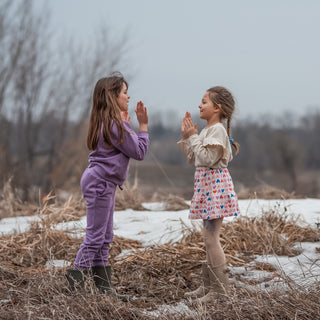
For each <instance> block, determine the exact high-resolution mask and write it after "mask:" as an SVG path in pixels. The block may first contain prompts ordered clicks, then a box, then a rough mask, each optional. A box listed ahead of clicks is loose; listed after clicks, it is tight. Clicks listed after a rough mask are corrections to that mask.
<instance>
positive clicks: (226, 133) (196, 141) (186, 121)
mask: <svg viewBox="0 0 320 320" xmlns="http://www.w3.org/2000/svg"><path fill="white" fill-rule="evenodd" d="M234 107H235V102H234V99H233V96H232V94H231V93H230V92H229V91H228V90H227V89H226V88H224V87H220V86H217V87H213V88H210V89H209V90H207V92H206V93H205V94H204V96H203V98H202V101H201V104H200V105H199V109H200V118H201V119H204V120H206V121H207V125H206V127H205V128H204V129H203V130H202V131H201V132H200V134H199V135H198V129H197V124H194V123H193V121H192V118H191V115H190V113H189V112H186V115H185V117H184V118H183V120H182V124H181V133H182V140H180V141H179V142H178V144H179V147H180V149H181V151H182V153H183V155H184V156H185V157H186V159H187V161H188V162H189V163H193V164H195V167H196V172H195V181H194V195H193V197H192V200H191V207H190V213H189V218H190V219H202V220H203V238H204V243H205V246H206V258H207V261H206V262H204V263H202V276H203V283H202V284H201V286H200V287H199V288H198V289H197V290H195V291H193V292H188V293H186V294H185V296H186V297H189V298H199V299H200V301H201V302H202V303H208V302H210V301H211V300H212V299H215V298H217V297H221V296H223V295H226V294H227V292H228V287H229V282H228V276H227V273H226V272H227V270H226V259H225V254H224V252H223V249H222V247H221V244H220V238H219V234H220V229H221V226H222V221H223V218H224V217H231V216H237V215H239V205H238V199H237V195H236V193H235V191H234V186H233V182H232V178H231V176H230V174H229V171H228V169H227V166H228V163H229V162H230V161H231V160H232V149H231V146H233V147H234V149H235V152H236V153H238V151H239V145H238V143H236V142H235V141H233V139H232V137H231V134H230V125H231V118H232V114H233V111H234ZM225 122H226V128H225V126H224V123H225Z"/></svg>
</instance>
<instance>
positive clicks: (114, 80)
mask: <svg viewBox="0 0 320 320" xmlns="http://www.w3.org/2000/svg"><path fill="white" fill-rule="evenodd" d="M127 90H128V84H127V82H126V80H125V79H124V78H123V76H122V75H121V74H120V73H113V74H112V75H111V76H110V77H107V78H102V79H100V80H99V81H98V82H97V84H96V86H95V89H94V92H93V104H92V110H91V115H90V122H89V129H88V136H87V146H88V148H89V150H92V152H91V153H90V155H89V166H88V168H86V169H85V171H84V173H83V175H82V177H81V190H82V193H83V196H84V198H85V200H86V203H87V228H86V236H85V239H84V241H83V243H82V244H81V246H80V249H79V251H78V254H77V257H76V260H75V263H74V269H68V270H67V275H66V277H67V279H68V282H69V286H70V289H71V290H74V289H75V286H76V285H79V286H83V282H84V277H85V276H92V277H93V279H94V282H95V284H96V286H97V288H98V289H99V290H100V291H101V292H103V293H104V292H106V293H108V294H111V295H114V296H117V297H118V298H120V299H122V300H127V297H126V296H121V295H118V294H117V293H116V292H115V291H114V290H113V289H112V286H111V281H110V279H111V267H110V266H108V265H107V262H108V253H109V245H110V243H111V242H112V240H113V212H114V204H115V192H116V187H117V186H119V187H120V188H121V185H122V184H123V182H124V181H125V179H126V178H127V175H128V170H129V160H130V158H133V159H136V160H143V159H144V157H145V155H146V152H147V149H148V144H149V136H148V114H147V109H146V107H145V106H144V105H143V103H142V102H141V101H139V102H138V104H137V108H136V110H135V112H136V115H137V120H138V122H139V133H138V135H137V134H136V133H135V132H134V131H133V130H132V129H131V127H130V125H129V121H130V117H128V102H129V99H130V96H129V94H128V91H127Z"/></svg>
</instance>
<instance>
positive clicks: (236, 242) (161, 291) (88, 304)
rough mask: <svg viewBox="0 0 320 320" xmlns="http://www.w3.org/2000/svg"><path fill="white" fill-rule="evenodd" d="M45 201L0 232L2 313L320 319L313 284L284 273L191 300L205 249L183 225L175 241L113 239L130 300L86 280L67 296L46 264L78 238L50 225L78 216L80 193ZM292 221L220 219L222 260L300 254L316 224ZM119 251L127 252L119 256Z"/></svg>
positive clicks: (270, 215)
mask: <svg viewBox="0 0 320 320" xmlns="http://www.w3.org/2000/svg"><path fill="white" fill-rule="evenodd" d="M50 201H51V199H50V197H48V198H47V199H45V201H44V203H42V204H41V206H39V208H36V210H37V212H38V214H39V217H40V221H39V222H37V223H33V224H32V225H31V228H30V230H28V231H27V232H24V233H20V234H12V235H5V236H1V237H0V260H1V264H0V280H1V281H0V307H1V312H0V319H203V320H204V319H206V320H207V319H269V318H270V319H319V318H320V297H319V289H320V284H319V282H314V284H313V285H312V286H310V287H305V288H301V286H298V285H296V284H295V283H294V281H293V280H291V279H290V277H287V278H286V277H283V279H282V281H284V282H286V283H287V286H284V287H283V289H281V290H279V288H277V287H275V288H270V290H268V291H265V290H261V289H257V290H251V289H250V287H248V288H233V290H232V293H231V294H230V296H229V298H228V299H227V300H225V301H220V300H216V301H213V302H212V304H210V305H206V306H203V305H199V304H192V305H191V304H189V302H188V301H186V300H184V298H183V294H184V292H185V291H188V290H191V289H193V288H195V287H196V286H197V285H198V283H199V277H200V266H201V261H202V260H204V259H205V250H204V244H203V240H202V234H201V232H199V231H197V230H196V229H186V228H185V234H184V237H183V238H182V240H181V241H179V242H178V243H167V244H165V245H159V246H150V247H142V245H141V244H140V243H139V242H138V241H133V240H129V239H123V238H119V237H115V239H114V242H113V244H112V247H111V250H110V263H111V265H112V266H113V270H114V273H113V283H115V284H116V286H117V290H118V292H120V293H126V294H130V295H131V296H135V297H136V299H135V300H134V301H131V302H129V303H122V302H120V301H117V300H115V299H113V298H112V297H108V296H106V295H102V294H99V293H98V292H97V291H96V289H95V288H94V286H93V285H92V283H90V282H89V283H88V284H87V287H86V290H85V291H81V292H75V293H73V294H71V293H70V292H69V291H68V289H67V283H66V280H65V278H64V273H65V270H64V269H63V268H51V269H46V268H45V263H46V262H47V261H48V260H51V259H64V260H68V261H70V262H71V263H72V262H73V259H74V258H75V255H76V253H77V250H78V249H79V246H80V243H81V241H82V239H81V238H77V237H71V236H70V234H68V233H66V232H63V231H60V230H57V229H56V224H57V223H58V222H61V221H70V220H75V219H77V217H79V216H81V215H83V214H84V212H85V207H84V204H83V199H81V198H70V199H68V200H67V201H66V202H65V203H63V204H61V205H60V206H57V204H56V203H54V202H53V203H51V202H50ZM298 222H299V221H298V220H297V218H294V217H292V216H290V215H289V214H288V213H287V211H286V209H284V210H283V211H281V210H280V209H279V208H275V209H274V210H270V211H268V212H264V213H263V214H261V215H259V216H257V217H252V218H249V217H238V218H237V219H234V220H233V221H232V222H230V223H227V224H225V225H224V226H223V230H222V233H221V240H222V244H223V247H224V250H225V252H226V254H227V260H228V264H229V265H230V266H248V265H249V263H250V262H252V260H253V258H254V255H264V254H277V255H288V256H293V255H297V254H299V251H297V249H296V248H295V242H297V241H320V231H319V230H314V229H311V228H310V227H307V226H306V227H304V226H302V225H301V224H300V223H298ZM123 250H128V251H127V254H125V255H120V253H121V252H123ZM251 265H252V264H251ZM256 269H257V270H265V271H271V272H274V271H275V270H274V269H273V267H272V266H270V265H268V264H264V263H256ZM179 305H180V306H181V305H182V306H184V308H182V309H181V308H178V307H177V306H179ZM169 307H170V308H171V309H168V308H169ZM172 308H173V309H172ZM170 310H171V311H170Z"/></svg>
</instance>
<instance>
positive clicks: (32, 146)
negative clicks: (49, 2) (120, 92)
mask: <svg viewBox="0 0 320 320" xmlns="http://www.w3.org/2000/svg"><path fill="white" fill-rule="evenodd" d="M0 18H1V22H0V44H1V47H0V57H1V58H3V59H1V62H0V71H1V78H0V122H1V123H0V127H1V129H0V146H1V147H2V148H1V150H2V151H4V152H3V153H2V152H1V156H0V165H1V169H2V170H1V172H0V178H2V179H4V178H5V175H6V172H9V173H10V175H11V174H13V175H14V179H13V181H14V183H15V184H16V185H17V186H19V187H20V188H22V190H23V195H24V198H25V199H28V198H30V190H31V189H32V188H31V187H32V186H36V187H38V188H41V189H44V191H48V190H49V189H50V188H51V187H52V185H53V184H55V181H54V175H53V174H52V173H53V172H54V171H55V167H61V168H63V167H67V166H68V165H67V163H68V159H66V157H64V156H63V154H64V152H63V148H65V147H64V146H66V145H67V146H69V147H70V145H71V144H78V143H79V139H81V140H82V139H84V137H83V130H80V129H81V128H82V127H83V126H84V125H85V123H86V121H87V118H88V111H89V109H90V107H91V94H92V90H93V86H94V84H95V82H96V81H97V80H98V78H99V77H102V76H106V75H107V74H108V73H110V72H111V71H113V70H114V69H115V68H117V67H118V66H119V63H120V62H121V61H122V54H123V53H124V51H123V50H124V49H123V48H125V44H126V41H122V40H125V39H119V41H118V42H112V41H111V40H110V39H109V38H108V36H109V34H108V32H107V30H106V29H105V28H102V29H101V32H99V33H97V35H96V38H95V39H92V42H91V43H89V42H88V43H85V44H81V45H75V44H74V43H73V42H72V41H68V44H67V45H65V43H63V42H61V43H60V46H61V47H59V45H52V43H51V42H52V34H51V33H50V31H49V28H48V25H49V24H48V20H49V18H50V17H49V14H48V13H47V12H45V11H42V12H41V13H39V14H36V13H35V10H34V8H33V1H31V0H25V1H20V2H15V3H14V4H13V2H12V1H5V2H3V3H2V4H1V5H0ZM62 47H63V48H62ZM70 156H74V157H75V158H76V159H77V155H70ZM62 161H63V163H62ZM85 161H86V160H85ZM70 163H73V161H70ZM62 171H63V170H62ZM62 174H64V173H62ZM65 178H66V177H65Z"/></svg>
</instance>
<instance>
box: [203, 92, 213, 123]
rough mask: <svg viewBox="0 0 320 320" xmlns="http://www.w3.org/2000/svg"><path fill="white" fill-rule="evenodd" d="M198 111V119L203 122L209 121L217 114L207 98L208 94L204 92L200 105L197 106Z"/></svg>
mask: <svg viewBox="0 0 320 320" xmlns="http://www.w3.org/2000/svg"><path fill="white" fill-rule="evenodd" d="M199 109H200V118H201V119H203V120H210V119H211V117H212V116H213V115H214V114H215V113H216V112H217V111H216V108H215V107H214V105H213V102H212V101H211V99H210V97H209V93H208V92H206V93H205V94H204V96H203V98H202V100H201V104H200V105H199Z"/></svg>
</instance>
